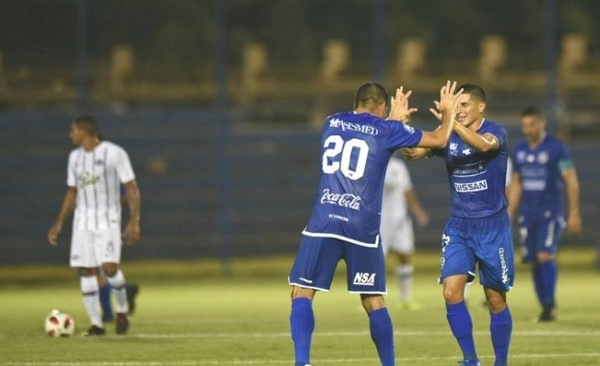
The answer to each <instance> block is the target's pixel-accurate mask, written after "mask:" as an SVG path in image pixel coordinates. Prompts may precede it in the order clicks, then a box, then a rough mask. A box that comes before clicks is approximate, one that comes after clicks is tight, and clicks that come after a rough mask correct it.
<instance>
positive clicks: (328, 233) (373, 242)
mask: <svg viewBox="0 0 600 366" xmlns="http://www.w3.org/2000/svg"><path fill="white" fill-rule="evenodd" d="M422 136H423V132H422V131H421V130H418V129H414V128H412V127H411V126H409V125H406V124H404V123H400V122H398V121H386V120H383V119H381V118H378V117H376V116H374V115H371V114H368V113H360V114H357V113H354V112H345V113H338V114H334V115H332V116H329V117H327V119H326V120H325V124H324V126H323V134H322V137H321V178H320V183H319V190H318V192H317V196H316V199H315V202H314V205H313V210H312V213H311V216H310V220H309V222H308V225H307V226H306V228H305V229H304V231H303V232H302V233H303V234H304V235H308V236H316V237H331V238H337V239H341V240H344V241H347V242H350V243H353V244H358V245H362V246H366V247H377V246H378V245H379V241H380V240H379V226H380V223H381V216H380V214H381V200H382V195H383V182H384V179H385V173H386V169H387V165H388V161H389V160H390V157H391V156H392V154H393V152H394V151H395V150H397V149H399V148H401V147H415V146H417V144H418V143H419V142H420V141H421V137H422Z"/></svg>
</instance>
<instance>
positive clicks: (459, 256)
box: [440, 211, 515, 292]
mask: <svg viewBox="0 0 600 366" xmlns="http://www.w3.org/2000/svg"><path fill="white" fill-rule="evenodd" d="M476 266H478V267H479V275H480V280H479V283H481V285H482V286H483V287H487V288H492V289H494V290H497V291H503V292H506V291H508V290H510V288H511V287H512V286H513V281H514V277H515V263H514V250H513V240H512V231H511V227H510V221H509V219H508V215H507V214H506V211H501V212H499V213H497V214H495V215H493V216H490V217H484V218H477V219H466V218H461V217H454V216H451V217H450V219H449V220H448V222H447V223H446V227H445V229H444V235H443V237H442V254H441V276H440V283H442V282H443V280H444V279H445V278H446V277H450V276H454V275H460V274H466V275H467V276H468V281H469V282H471V281H473V279H474V278H475V267H476Z"/></svg>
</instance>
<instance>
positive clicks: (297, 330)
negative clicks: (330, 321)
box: [290, 297, 315, 366]
mask: <svg viewBox="0 0 600 366" xmlns="http://www.w3.org/2000/svg"><path fill="white" fill-rule="evenodd" d="M290 328H291V332H292V340H293V341H294V350H295V354H296V365H297V366H298V365H300V366H304V365H306V364H309V363H310V342H311V338H312V333H313V331H314V330H315V315H314V313H313V309H312V301H311V300H310V299H308V298H306V297H298V298H296V299H294V300H292V313H291V315H290Z"/></svg>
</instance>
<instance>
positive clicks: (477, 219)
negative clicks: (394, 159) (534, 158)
mask: <svg viewBox="0 0 600 366" xmlns="http://www.w3.org/2000/svg"><path fill="white" fill-rule="evenodd" d="M460 89H462V90H463V93H462V95H460V96H459V98H458V106H457V109H456V122H455V123H454V127H453V128H454V130H453V132H452V135H451V136H450V140H449V141H448V145H447V146H446V147H445V148H444V149H422V148H416V149H403V150H402V151H403V154H404V156H405V157H406V158H407V159H409V160H415V159H420V158H426V157H429V156H432V155H434V156H439V157H442V158H444V160H445V161H446V170H447V172H448V180H449V183H450V191H451V195H452V208H451V213H450V218H449V219H448V222H447V223H446V227H445V228H444V233H443V235H442V252H441V276H440V282H441V283H442V285H443V295H444V299H445V301H446V317H447V319H448V323H449V324H450V329H451V330H452V333H453V334H454V336H455V337H456V340H457V341H458V345H459V346H460V349H461V350H462V353H463V360H462V361H461V362H460V364H461V365H463V366H472V365H480V363H479V360H478V357H477V353H476V350H475V342H474V340H473V322H472V320H471V315H470V314H469V311H468V309H467V307H466V305H465V301H464V289H465V285H466V284H467V282H471V281H473V279H474V278H475V267H476V266H478V267H479V274H480V283H481V285H482V286H483V288H484V292H485V297H486V300H487V305H488V307H489V310H490V317H491V320H490V333H491V337H492V344H493V347H494V353H495V355H496V360H495V363H494V366H504V365H507V360H508V347H509V344H510V337H511V333H512V316H511V313H510V310H509V308H508V305H507V303H506V292H507V291H509V289H510V288H511V287H512V285H513V280H514V254H513V240H512V233H511V229H510V221H509V218H508V214H507V210H506V208H507V199H506V191H505V184H506V169H507V160H508V141H507V140H508V134H507V132H506V129H504V128H503V127H502V126H500V125H499V124H497V123H495V122H492V121H490V120H488V119H486V118H484V116H483V114H484V111H485V107H486V98H485V92H484V90H483V89H482V88H481V87H480V86H477V85H474V84H464V85H462V86H461V87H460ZM430 111H431V112H432V113H433V114H434V115H435V116H436V117H437V118H441V115H440V113H439V111H438V110H436V109H433V108H432V109H431V110H430Z"/></svg>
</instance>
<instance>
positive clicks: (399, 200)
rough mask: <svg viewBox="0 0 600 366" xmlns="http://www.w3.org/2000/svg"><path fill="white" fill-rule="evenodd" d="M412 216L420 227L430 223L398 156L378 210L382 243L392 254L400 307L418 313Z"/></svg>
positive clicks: (391, 167) (395, 157)
mask: <svg viewBox="0 0 600 366" xmlns="http://www.w3.org/2000/svg"><path fill="white" fill-rule="evenodd" d="M411 214H412V216H414V217H415V219H416V221H417V224H418V225H419V226H425V225H427V224H428V223H429V215H428V214H427V212H426V211H425V209H423V206H421V202H420V201H419V197H418V196H417V192H416V191H415V190H414V188H413V185H412V181H411V179H410V173H409V171H408V168H407V167H406V164H405V163H404V161H403V160H402V158H400V157H399V156H398V155H397V154H394V155H392V158H391V159H390V162H389V163H388V167H387V172H386V175H385V182H384V188H383V200H382V206H381V243H382V245H383V252H384V255H386V254H387V253H388V252H392V253H393V255H394V257H395V259H396V260H397V263H398V264H397V265H396V268H395V270H394V272H395V274H396V276H397V278H398V285H399V287H400V306H401V309H403V310H417V309H419V304H418V303H417V302H416V301H414V300H413V299H412V297H411V290H412V282H413V272H414V267H413V264H412V255H413V253H414V251H415V234H414V230H413V220H412V217H411Z"/></svg>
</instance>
